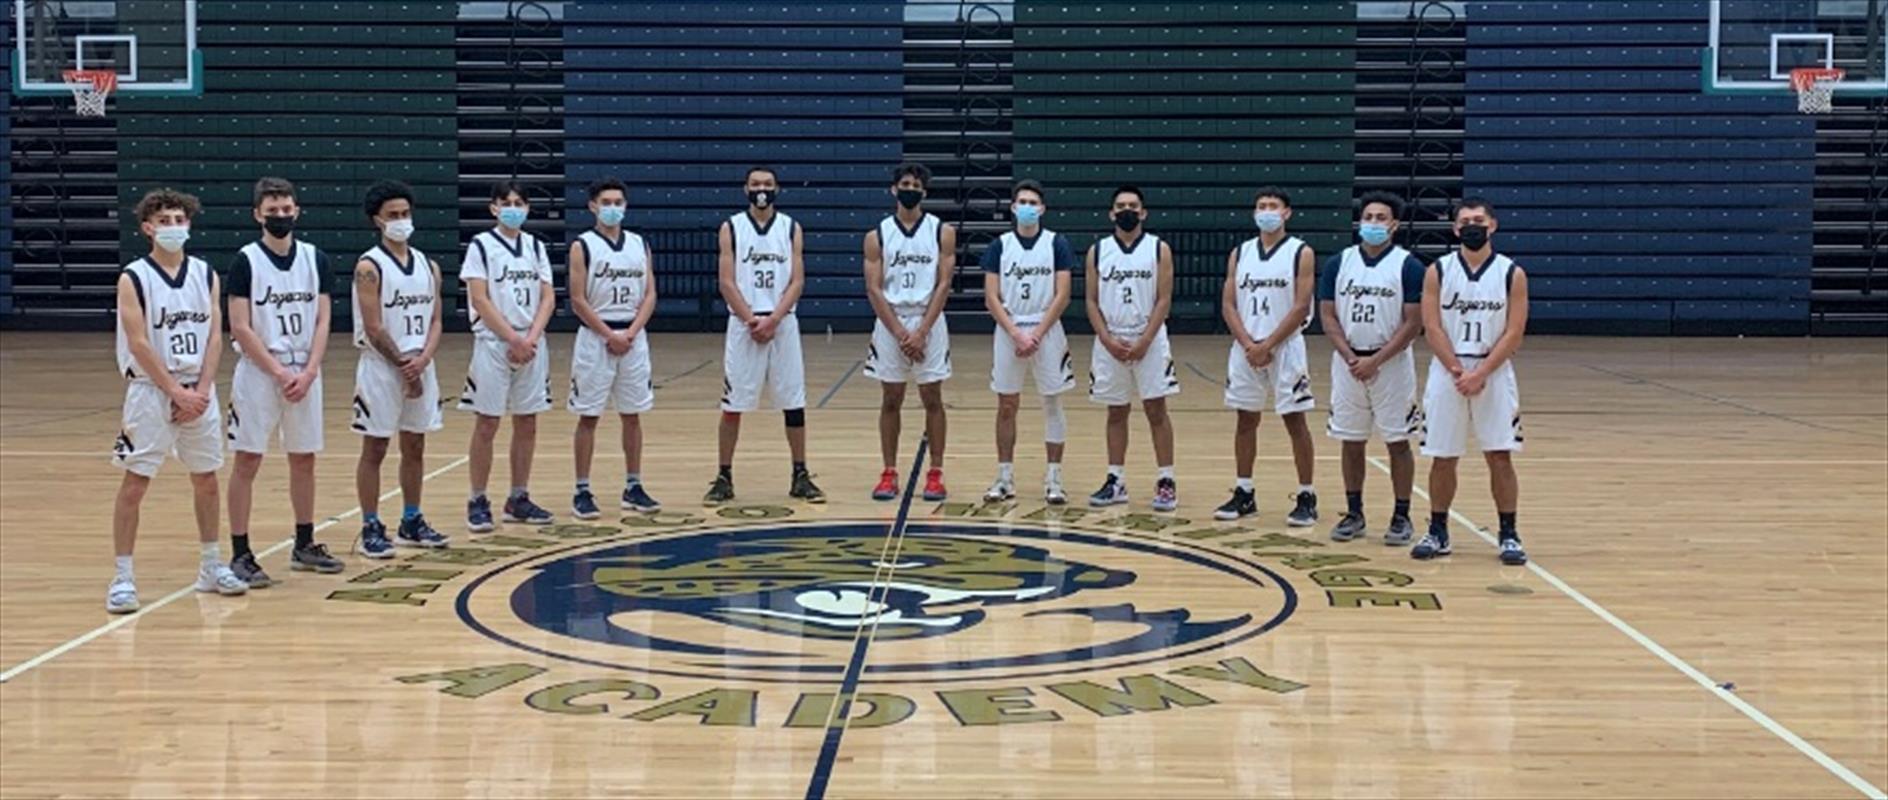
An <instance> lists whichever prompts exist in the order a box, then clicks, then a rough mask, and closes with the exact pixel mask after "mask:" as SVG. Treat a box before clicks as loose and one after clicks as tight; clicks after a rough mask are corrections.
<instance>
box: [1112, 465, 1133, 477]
mask: <svg viewBox="0 0 1888 800" xmlns="http://www.w3.org/2000/svg"><path fill="white" fill-rule="evenodd" d="M1108 474H1109V475H1112V476H1114V477H1116V478H1125V477H1127V476H1128V473H1127V470H1124V469H1122V468H1121V465H1120V464H1109V465H1108Z"/></svg>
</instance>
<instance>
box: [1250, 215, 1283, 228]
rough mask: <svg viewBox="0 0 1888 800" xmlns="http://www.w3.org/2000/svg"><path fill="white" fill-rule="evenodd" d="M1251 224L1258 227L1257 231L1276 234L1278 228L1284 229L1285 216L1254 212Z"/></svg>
mask: <svg viewBox="0 0 1888 800" xmlns="http://www.w3.org/2000/svg"><path fill="white" fill-rule="evenodd" d="M1252 222H1253V223H1254V224H1256V225H1258V226H1259V230H1262V231H1265V232H1266V233H1276V232H1277V231H1278V229H1279V228H1283V227H1285V215H1284V214H1281V213H1279V212H1277V211H1255V212H1253V214H1252Z"/></svg>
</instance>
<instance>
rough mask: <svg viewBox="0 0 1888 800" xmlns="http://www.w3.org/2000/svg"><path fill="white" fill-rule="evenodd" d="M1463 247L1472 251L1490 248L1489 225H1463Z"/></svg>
mask: <svg viewBox="0 0 1888 800" xmlns="http://www.w3.org/2000/svg"><path fill="white" fill-rule="evenodd" d="M1462 246H1463V247H1466V248H1468V249H1470V250H1480V249H1482V248H1483V247H1487V246H1488V226H1487V225H1463V226H1462Z"/></svg>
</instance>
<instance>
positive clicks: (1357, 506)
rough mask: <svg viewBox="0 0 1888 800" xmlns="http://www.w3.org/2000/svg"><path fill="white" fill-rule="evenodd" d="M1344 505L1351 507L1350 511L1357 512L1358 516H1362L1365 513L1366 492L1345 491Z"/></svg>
mask: <svg viewBox="0 0 1888 800" xmlns="http://www.w3.org/2000/svg"><path fill="white" fill-rule="evenodd" d="M1344 506H1345V507H1346V508H1348V509H1350V513H1352V514H1356V515H1357V516H1360V517H1361V516H1363V515H1364V493H1363V492H1345V493H1344Z"/></svg>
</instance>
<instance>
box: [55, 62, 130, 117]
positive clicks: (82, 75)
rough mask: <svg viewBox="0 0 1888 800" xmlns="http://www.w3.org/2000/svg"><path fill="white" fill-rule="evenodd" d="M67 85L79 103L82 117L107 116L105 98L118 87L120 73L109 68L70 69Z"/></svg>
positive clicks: (67, 73)
mask: <svg viewBox="0 0 1888 800" xmlns="http://www.w3.org/2000/svg"><path fill="white" fill-rule="evenodd" d="M65 77H66V87H67V88H69V89H71V90H72V99H73V101H75V102H76V103H77V105H78V113H79V116H81V117H102V116H105V98H107V97H110V96H111V93H112V90H114V89H117V88H118V73H117V72H114V71H112V70H107V69H69V70H66V71H65Z"/></svg>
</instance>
